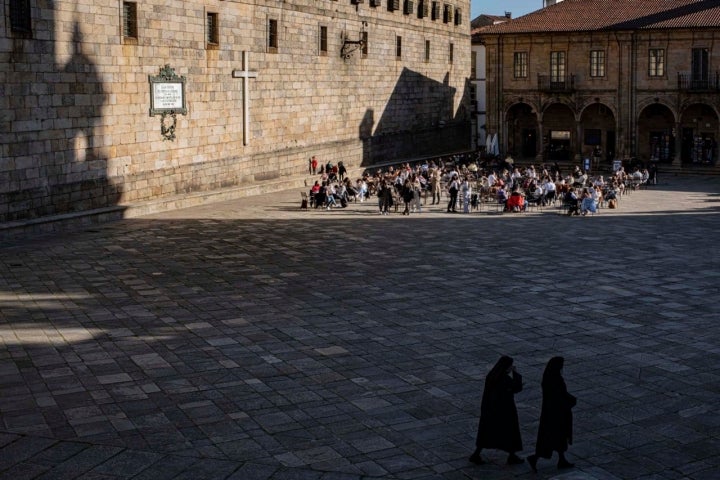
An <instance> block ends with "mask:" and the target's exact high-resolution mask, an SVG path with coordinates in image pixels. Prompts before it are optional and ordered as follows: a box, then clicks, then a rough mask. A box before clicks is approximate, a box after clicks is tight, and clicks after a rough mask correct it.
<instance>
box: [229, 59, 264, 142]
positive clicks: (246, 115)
mask: <svg viewBox="0 0 720 480" xmlns="http://www.w3.org/2000/svg"><path fill="white" fill-rule="evenodd" d="M248 57H249V55H248V52H246V51H245V50H243V52H242V70H233V71H232V76H233V78H242V80H243V145H247V144H248V143H249V139H248V138H249V136H250V135H248V129H249V128H250V79H251V78H257V76H258V74H257V72H251V71H249V70H248Z"/></svg>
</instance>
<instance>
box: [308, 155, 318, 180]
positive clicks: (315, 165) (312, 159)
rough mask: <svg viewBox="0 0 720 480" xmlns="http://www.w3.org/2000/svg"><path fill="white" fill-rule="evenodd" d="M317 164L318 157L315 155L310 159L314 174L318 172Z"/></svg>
mask: <svg viewBox="0 0 720 480" xmlns="http://www.w3.org/2000/svg"><path fill="white" fill-rule="evenodd" d="M317 166H318V161H317V158H316V157H315V155H313V156H312V158H311V159H310V168H311V169H312V170H311V171H312V173H313V175H315V174H316V173H317Z"/></svg>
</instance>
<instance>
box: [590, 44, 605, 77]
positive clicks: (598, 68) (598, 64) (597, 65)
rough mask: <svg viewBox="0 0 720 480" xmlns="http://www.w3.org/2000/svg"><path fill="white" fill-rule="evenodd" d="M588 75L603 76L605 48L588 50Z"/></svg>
mask: <svg viewBox="0 0 720 480" xmlns="http://www.w3.org/2000/svg"><path fill="white" fill-rule="evenodd" d="M590 76H591V77H604V76H605V50H590Z"/></svg>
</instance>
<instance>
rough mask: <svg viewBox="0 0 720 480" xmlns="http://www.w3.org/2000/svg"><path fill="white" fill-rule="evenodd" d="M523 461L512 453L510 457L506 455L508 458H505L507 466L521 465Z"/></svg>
mask: <svg viewBox="0 0 720 480" xmlns="http://www.w3.org/2000/svg"><path fill="white" fill-rule="evenodd" d="M524 461H525V460H523V459H522V458H520V457H518V456H517V455H515V454H514V453H511V454H510V455H508V458H507V464H508V465H520V464H521V463H523V462H524Z"/></svg>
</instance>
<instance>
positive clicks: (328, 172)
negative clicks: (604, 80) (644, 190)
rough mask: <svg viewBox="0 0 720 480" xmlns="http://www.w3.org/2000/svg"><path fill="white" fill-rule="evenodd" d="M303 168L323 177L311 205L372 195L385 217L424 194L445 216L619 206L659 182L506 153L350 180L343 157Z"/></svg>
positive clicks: (416, 209) (423, 201) (583, 211)
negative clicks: (495, 158) (522, 162)
mask: <svg viewBox="0 0 720 480" xmlns="http://www.w3.org/2000/svg"><path fill="white" fill-rule="evenodd" d="M308 168H309V170H310V171H311V172H313V173H315V174H317V175H320V178H319V179H318V180H316V181H315V182H314V185H313V186H312V188H311V190H310V205H311V206H313V207H314V208H325V209H327V210H330V209H332V208H344V207H347V205H348V204H349V203H350V202H353V201H357V202H365V201H370V200H371V199H376V201H377V207H378V208H377V210H378V213H380V214H382V215H388V214H389V213H390V211H391V209H394V210H395V211H397V212H401V213H402V214H403V215H410V214H411V213H422V211H423V205H427V204H428V203H427V202H428V199H429V200H430V203H429V205H436V204H437V205H440V203H441V202H442V201H443V200H442V197H443V196H444V197H445V201H447V208H446V211H447V212H448V213H459V212H463V213H470V212H472V211H473V210H478V209H479V206H480V205H481V204H483V203H491V204H494V205H496V206H498V207H499V208H500V209H502V210H503V211H506V212H523V211H526V210H527V209H528V208H529V207H530V206H532V205H533V204H534V205H537V206H547V205H556V204H557V202H561V205H562V206H563V207H564V209H565V211H566V212H567V215H569V216H572V215H578V216H584V215H588V214H594V213H595V212H597V210H598V208H600V207H601V206H604V205H607V207H608V208H617V207H618V201H619V197H620V196H621V195H623V194H624V193H626V191H627V189H636V188H639V186H641V185H644V184H651V183H655V182H656V181H657V179H656V177H654V176H653V175H652V174H651V173H650V171H649V170H648V169H641V168H639V167H636V168H634V169H633V172H632V173H627V172H626V171H625V169H624V168H623V167H620V168H618V169H617V170H615V171H614V172H612V174H610V175H607V176H606V175H590V173H589V172H588V171H584V170H582V169H581V168H580V167H579V166H575V167H574V168H573V169H572V170H571V171H569V172H567V173H566V174H564V173H563V172H562V170H561V168H560V166H559V165H558V164H557V163H554V164H552V165H542V166H540V167H538V168H536V167H535V166H534V165H529V166H526V167H520V166H516V165H515V164H514V161H513V159H512V158H510V157H507V158H506V159H505V160H504V161H503V162H495V163H492V164H489V163H487V162H479V161H478V160H477V159H473V158H472V157H470V158H468V157H460V156H455V157H448V158H444V159H443V158H439V159H437V160H428V161H423V162H417V163H416V164H414V165H411V164H409V163H403V164H400V165H397V166H389V167H387V168H378V169H375V170H374V171H365V172H364V173H363V175H362V176H361V177H360V178H357V179H356V180H354V181H353V180H351V179H350V178H349V177H348V175H347V169H346V168H345V166H344V165H343V163H342V162H338V164H337V165H333V164H332V163H331V162H328V163H327V164H325V165H323V166H321V167H320V170H319V171H318V170H317V160H316V159H315V157H313V159H312V160H311V164H310V165H309V167H308ZM401 206H402V207H403V209H402V210H401V209H400V207H401Z"/></svg>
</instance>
